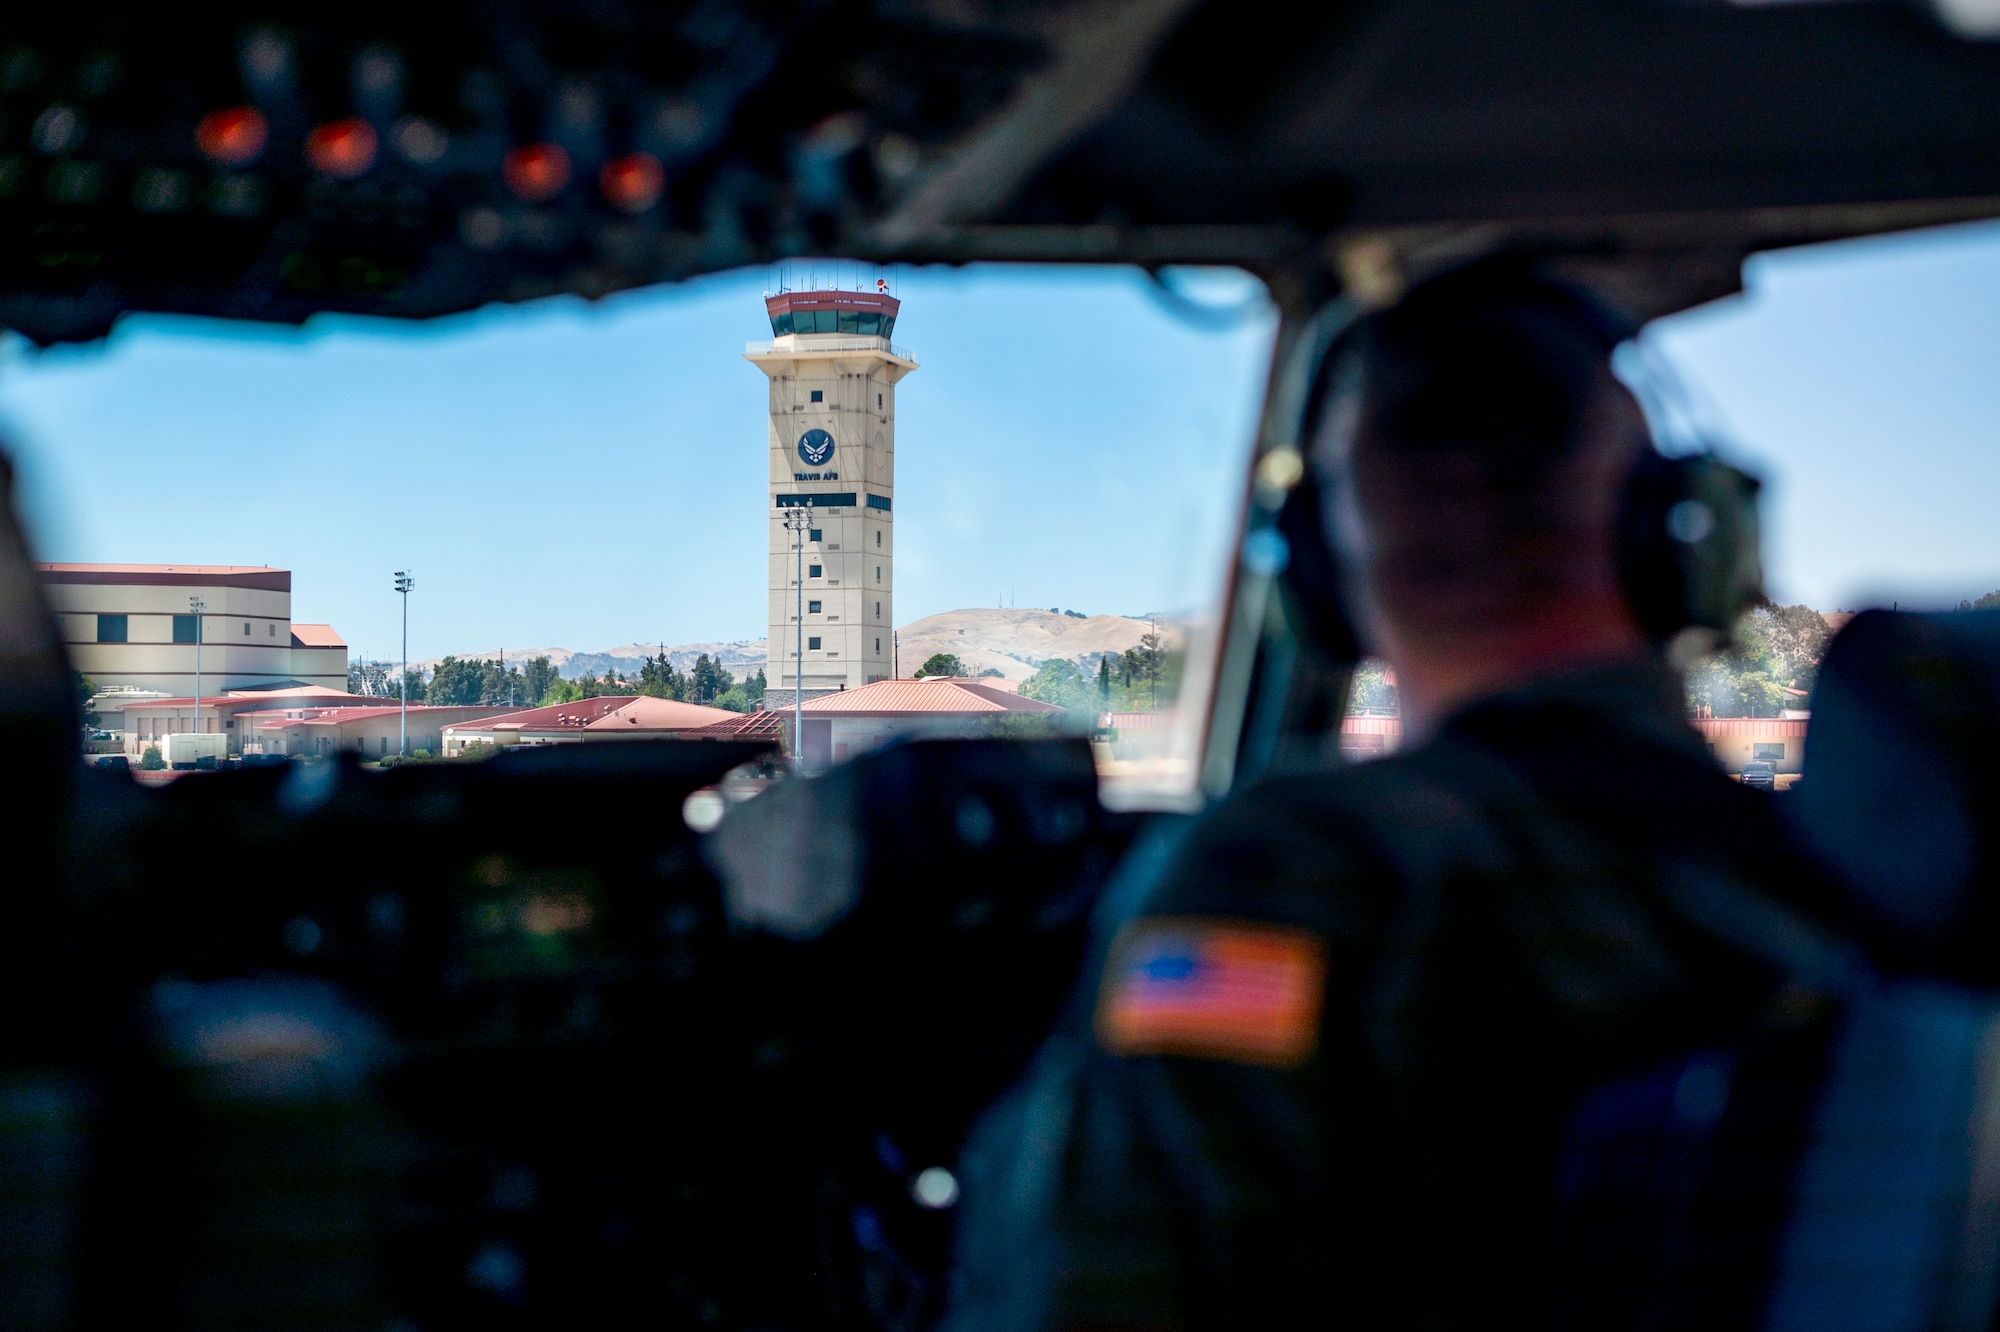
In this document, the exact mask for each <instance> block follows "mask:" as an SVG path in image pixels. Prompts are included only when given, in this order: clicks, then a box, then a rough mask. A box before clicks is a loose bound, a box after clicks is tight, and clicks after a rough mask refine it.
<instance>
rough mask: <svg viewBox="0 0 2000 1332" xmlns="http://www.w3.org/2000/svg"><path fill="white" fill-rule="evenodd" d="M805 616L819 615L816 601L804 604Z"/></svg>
mask: <svg viewBox="0 0 2000 1332" xmlns="http://www.w3.org/2000/svg"><path fill="white" fill-rule="evenodd" d="M806 614H808V615H817V614H819V603H818V602H817V601H808V602H807V603H806Z"/></svg>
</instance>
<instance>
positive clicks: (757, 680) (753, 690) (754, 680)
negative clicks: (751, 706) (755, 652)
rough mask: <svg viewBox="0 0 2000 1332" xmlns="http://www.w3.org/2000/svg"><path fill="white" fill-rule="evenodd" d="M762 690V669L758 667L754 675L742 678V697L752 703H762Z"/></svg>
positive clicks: (763, 686) (763, 687)
mask: <svg viewBox="0 0 2000 1332" xmlns="http://www.w3.org/2000/svg"><path fill="white" fill-rule="evenodd" d="M764 689H765V684H764V668H763V667H762V666H759V667H758V668H757V673H756V674H755V675H751V676H746V677H744V680H743V696H744V697H745V698H747V699H749V700H750V701H751V702H752V703H762V702H763V701H764Z"/></svg>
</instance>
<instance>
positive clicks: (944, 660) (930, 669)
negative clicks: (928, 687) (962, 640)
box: [912, 652, 970, 680]
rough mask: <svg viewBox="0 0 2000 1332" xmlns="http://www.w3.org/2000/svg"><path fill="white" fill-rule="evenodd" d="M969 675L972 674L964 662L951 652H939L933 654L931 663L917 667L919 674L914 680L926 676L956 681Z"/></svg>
mask: <svg viewBox="0 0 2000 1332" xmlns="http://www.w3.org/2000/svg"><path fill="white" fill-rule="evenodd" d="M968 674H970V672H968V671H967V670H966V669H965V663H964V662H962V661H960V660H959V659H958V658H957V657H956V656H954V655H952V654H951V653H949V652H939V653H935V654H933V655H932V657H931V659H930V660H929V661H927V662H925V663H924V664H923V665H921V666H919V667H917V673H916V675H915V676H914V677H912V678H914V679H918V680H921V679H924V678H925V677H926V676H931V675H943V676H948V677H950V678H952V679H955V680H956V679H963V678H964V677H965V676H966V675H968Z"/></svg>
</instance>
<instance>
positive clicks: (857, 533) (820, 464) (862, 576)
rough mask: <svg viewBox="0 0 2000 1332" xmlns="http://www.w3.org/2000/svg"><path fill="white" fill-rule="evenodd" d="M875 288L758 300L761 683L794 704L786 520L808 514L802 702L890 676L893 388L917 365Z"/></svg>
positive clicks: (881, 290)
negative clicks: (764, 579) (763, 576)
mask: <svg viewBox="0 0 2000 1332" xmlns="http://www.w3.org/2000/svg"><path fill="white" fill-rule="evenodd" d="M876 286H877V288H878V289H877V290H876V291H872V292H866V291H863V292H856V291H794V292H780V293H779V294H778V295H776V296H768V297H766V298H765V300H764V308H765V310H766V311H767V312H768V313H769V314H770V316H771V333H772V334H773V337H772V340H771V341H770V342H753V343H751V344H750V345H749V346H748V347H747V348H745V350H744V359H745V360H747V361H749V362H750V363H751V364H752V365H755V366H756V367H757V368H758V369H759V370H762V371H763V372H764V373H765V374H766V375H767V376H769V377H770V381H771V429H770V438H769V449H770V457H771V493H770V496H769V505H768V508H767V510H766V513H765V525H766V527H767V528H768V532H769V539H768V543H767V549H768V552H769V556H770V566H771V567H770V578H769V589H770V614H769V617H768V619H769V623H770V639H769V641H770V649H769V651H770V657H769V661H768V664H767V665H766V667H765V672H764V679H765V681H766V684H767V686H768V687H769V688H770V690H771V691H772V693H773V694H780V695H788V694H789V693H790V692H791V691H792V689H793V688H794V687H795V681H794V678H793V660H794V658H793V652H794V649H795V647H796V644H795V641H794V635H795V634H796V633H797V632H798V615H797V611H796V608H797V605H798V578H797V576H796V570H797V564H796V557H795V556H794V555H793V553H792V545H791V537H790V534H789V533H787V532H786V531H785V526H784V522H785V514H786V513H787V511H788V510H790V509H792V508H794V507H797V506H801V505H803V506H807V507H809V508H810V509H811V510H812V513H813V518H814V519H815V521H814V522H813V524H812V526H811V529H810V530H809V531H808V533H807V537H808V540H807V542H806V548H805V588H804V596H805V653H804V668H803V671H802V672H801V673H802V674H803V675H804V677H805V679H804V686H805V691H806V693H807V694H808V695H809V696H810V695H813V694H821V693H829V692H831V691H833V690H836V689H854V688H859V687H860V686H862V685H865V684H872V683H873V682H874V681H877V680H886V679H888V678H889V677H890V675H891V674H892V673H893V667H892V665H891V662H892V658H893V653H894V651H895V645H894V638H893V636H892V633H891V626H893V625H894V624H895V593H896V580H895V568H896V523H895V505H894V500H895V494H896V382H897V381H898V380H900V379H901V378H902V377H903V376H905V375H907V374H909V373H910V372H911V371H912V370H915V369H916V368H917V363H916V362H915V361H913V360H911V359H910V354H909V353H908V352H907V351H905V350H904V349H903V348H901V347H898V346H896V345H894V344H893V343H892V342H891V341H890V339H891V338H892V337H893V336H895V332H896V314H897V312H898V311H899V310H900V309H901V308H902V305H901V302H899V301H897V300H896V299H895V298H894V297H893V296H891V295H889V294H888V290H887V284H886V283H883V282H877V283H876Z"/></svg>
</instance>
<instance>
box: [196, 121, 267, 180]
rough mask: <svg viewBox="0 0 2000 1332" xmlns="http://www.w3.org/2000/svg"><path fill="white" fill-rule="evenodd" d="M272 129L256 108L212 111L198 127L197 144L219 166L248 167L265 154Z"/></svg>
mask: <svg viewBox="0 0 2000 1332" xmlns="http://www.w3.org/2000/svg"><path fill="white" fill-rule="evenodd" d="M270 136H271V127H270V126H269V125H268V124H267V123H265V120H264V113H263V112H262V111H259V110H258V109H257V108H256V107H254V106H232V107H230V108H229V109H228V110H227V111H211V112H209V113H208V114H207V115H205V116H203V117H202V118H201V122H200V123H199V124H197V125H196V126H195V127H194V144H195V147H197V148H199V149H201V155H202V156H203V157H206V158H207V159H208V160H209V161H211V162H214V163H215V164H216V165H218V166H248V165H249V164H250V163H252V162H254V161H256V160H257V159H258V157H260V156H262V155H263V152H264V144H265V141H266V140H268V139H269V138H270Z"/></svg>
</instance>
